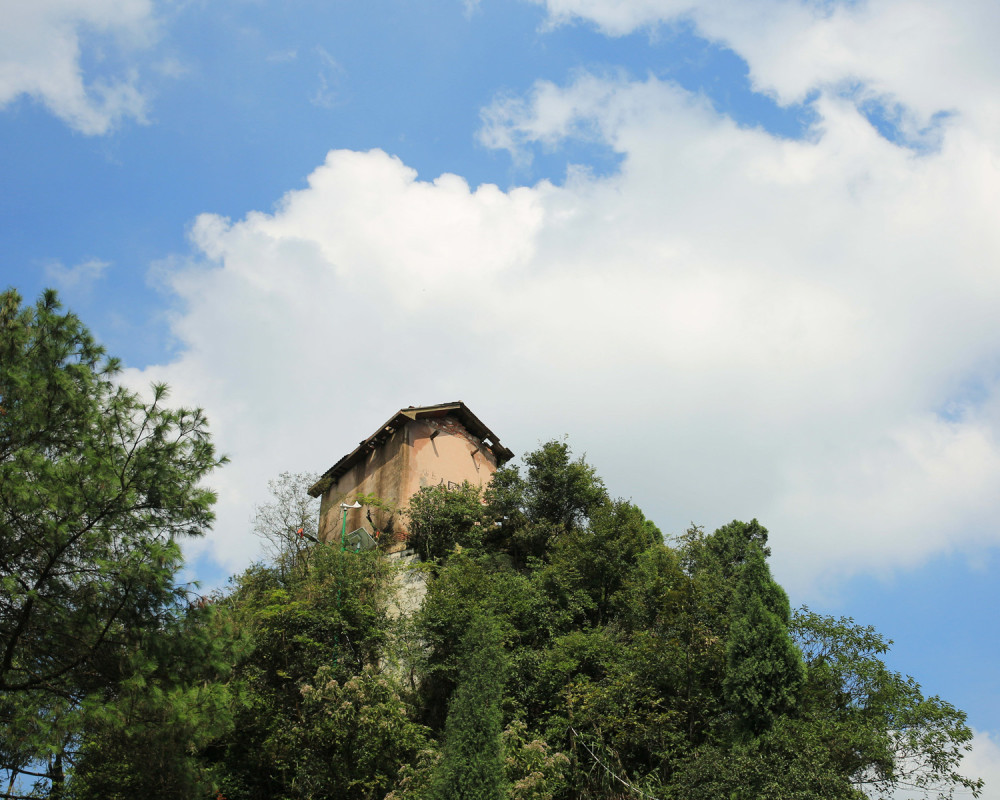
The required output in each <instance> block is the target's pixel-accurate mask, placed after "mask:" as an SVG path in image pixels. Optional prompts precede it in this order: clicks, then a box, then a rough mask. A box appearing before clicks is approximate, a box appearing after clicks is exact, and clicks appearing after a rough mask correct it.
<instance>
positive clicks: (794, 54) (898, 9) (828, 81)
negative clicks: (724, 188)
mask: <svg viewBox="0 0 1000 800" xmlns="http://www.w3.org/2000/svg"><path fill="white" fill-rule="evenodd" d="M535 2H537V3H538V4H540V5H544V6H545V7H546V9H547V11H548V14H549V21H548V24H549V25H550V26H556V25H562V24H568V23H570V22H574V21H587V22H590V23H593V24H595V25H597V26H598V27H599V28H600V29H602V30H603V31H605V32H606V33H608V34H611V35H616V36H620V35H624V34H627V33H631V32H633V31H636V30H642V29H647V28H653V27H655V26H656V25H659V24H671V23H676V22H681V21H683V22H690V23H692V24H693V25H694V26H695V29H696V30H697V31H698V32H699V33H700V34H701V35H703V36H705V37H706V38H709V39H712V40H714V41H718V42H720V43H722V44H724V45H725V46H728V47H730V48H732V49H733V50H734V51H736V52H737V53H738V54H739V55H740V56H742V57H743V58H744V59H746V61H747V63H748V65H749V68H750V77H751V80H752V82H753V83H754V85H755V86H756V88H757V89H758V90H759V91H762V92H768V93H771V94H773V95H774V96H775V97H776V98H777V99H778V100H779V102H781V103H791V102H796V101H802V100H804V99H805V98H806V97H807V96H808V95H809V94H810V93H812V92H821V93H833V94H837V93H842V92H844V91H845V90H850V93H851V94H853V95H854V96H855V98H856V99H857V100H858V101H859V102H861V101H864V100H872V99H878V100H880V101H882V102H887V103H888V104H889V105H894V104H896V103H898V104H901V107H900V109H899V110H900V112H901V113H902V119H901V120H900V122H901V123H902V124H903V127H904V128H909V129H917V128H920V127H922V126H925V125H927V124H929V122H930V121H931V118H932V117H933V115H934V114H935V113H937V112H941V111H945V112H948V111H952V110H954V109H958V110H960V111H961V113H962V114H963V115H965V116H966V117H967V121H966V124H972V122H973V121H974V122H975V124H976V125H977V126H979V127H981V128H982V130H983V132H984V133H988V132H993V133H994V134H995V133H996V132H997V130H998V128H1000V99H998V98H997V95H996V92H995V91H994V90H993V89H992V88H991V87H995V86H996V84H997V81H998V79H1000V52H998V50H997V48H996V47H995V46H994V39H995V36H994V32H995V31H996V30H997V27H998V25H1000V6H998V5H997V4H996V3H994V2H991V0H970V2H966V3H963V4H962V7H961V9H960V10H959V9H956V8H955V7H953V6H949V5H947V4H943V3H940V2H936V0H872V2H863V3H855V2H849V1H847V0H845V1H844V2H836V0H835V1H834V2H832V3H827V2H808V1H801V0H744V1H743V2H740V3H732V2H727V1H726V0H629V2H622V1H621V0H535Z"/></svg>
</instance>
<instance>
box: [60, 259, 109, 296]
mask: <svg viewBox="0 0 1000 800" xmlns="http://www.w3.org/2000/svg"><path fill="white" fill-rule="evenodd" d="M110 266H111V262H109V261H101V260H100V259H97V258H91V259H88V260H87V261H81V262H80V263H79V264H74V265H73V266H72V267H67V266H64V265H63V264H61V263H59V262H58V261H54V262H51V263H49V264H46V265H45V278H46V280H48V281H51V282H52V283H53V284H54V285H55V287H56V288H57V289H59V290H60V291H61V292H64V293H66V294H73V293H75V292H81V291H82V292H86V291H87V290H88V289H89V288H90V287H91V286H92V285H93V284H94V283H96V282H97V281H99V280H100V279H101V278H102V277H103V276H104V273H105V272H106V271H107V269H108V267H110Z"/></svg>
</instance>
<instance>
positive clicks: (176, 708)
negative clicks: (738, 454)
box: [0, 296, 981, 800]
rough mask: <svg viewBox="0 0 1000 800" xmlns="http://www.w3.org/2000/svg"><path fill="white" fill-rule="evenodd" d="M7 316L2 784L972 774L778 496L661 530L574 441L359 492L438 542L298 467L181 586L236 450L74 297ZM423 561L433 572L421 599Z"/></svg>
mask: <svg viewBox="0 0 1000 800" xmlns="http://www.w3.org/2000/svg"><path fill="white" fill-rule="evenodd" d="M0 313H2V317H0V321H2V323H3V338H2V340H0V348H3V352H2V356H3V358H4V361H3V371H2V373H0V503H2V504H3V508H2V512H3V515H4V516H3V517H2V524H3V529H2V530H0V578H2V580H3V581H4V588H5V592H4V594H3V596H2V598H0V603H2V606H0V647H2V648H3V652H2V654H0V657H2V659H3V660H2V662H0V715H2V722H3V732H2V734H0V759H2V764H3V767H4V768H5V769H6V770H7V774H8V776H14V778H16V779H15V780H10V781H9V782H8V786H7V787H6V792H3V791H2V790H3V788H4V787H0V794H2V795H4V796H8V797H22V796H28V795H30V796H33V797H44V796H48V797H66V798H73V800H97V799H98V798H100V799H101V800H116V798H126V797H128V798H132V797H136V796H146V797H155V798H178V800H179V799H180V798H204V799H205V800H299V799H301V800H307V799H309V800H324V799H326V798H336V799H337V800H341V799H345V800H383V798H386V800H486V799H487V798H488V799H489V800H500V798H505V799H506V798H509V799H510V800H607V799H608V798H636V799H637V800H640V799H641V798H646V799H647V800H648V799H649V798H654V799H655V800H668V799H670V798H672V799H674V800H699V799H700V798H704V800H709V799H710V798H711V800H716V798H729V799H737V800H743V799H744V798H745V799H746V800H751V799H753V798H776V799H777V798H781V800H789V799H792V800H794V799H796V798H801V800H807V799H810V800H831V799H833V800H840V799H841V798H842V799H843V800H860V799H861V798H875V797H886V798H888V797H891V796H899V795H900V794H901V793H903V792H905V791H906V790H910V789H913V790H918V791H929V792H931V793H932V794H933V793H938V794H940V796H943V797H950V796H952V795H953V793H954V792H955V791H956V790H961V791H965V790H971V792H972V794H973V795H976V794H978V791H979V789H980V788H981V784H980V782H978V781H976V780H973V779H969V778H966V777H963V776H962V775H961V774H960V773H959V772H958V768H959V763H960V761H961V758H962V755H963V753H964V751H965V750H966V749H967V747H968V745H969V743H970V741H971V732H970V730H969V728H968V727H967V725H966V722H965V716H964V714H962V712H960V711H958V710H957V709H955V708H953V707H952V706H950V705H949V704H948V703H946V702H944V701H942V700H940V699H939V698H936V697H929V698H928V697H924V696H923V694H922V693H921V691H920V687H919V686H918V685H917V684H916V683H915V682H914V681H913V680H912V679H910V678H907V677H905V676H902V675H899V674H897V673H895V672H893V671H891V670H889V669H888V668H887V667H886V666H885V664H884V663H883V661H882V660H881V659H882V656H883V655H884V654H885V652H886V650H887V648H888V642H887V641H886V640H885V639H883V638H882V637H881V636H879V634H878V633H876V632H875V631H874V630H872V629H870V628H867V627H863V626H859V625H857V624H856V623H854V622H853V621H852V620H836V619H831V618H827V617H823V616H821V615H818V614H815V613H813V612H811V611H809V610H807V609H803V610H800V611H798V612H792V611H791V610H790V608H789V603H788V598H787V596H786V595H785V593H784V592H783V591H782V589H781V587H780V586H778V584H777V583H776V582H775V581H774V579H773V577H772V575H771V573H770V569H769V567H768V564H767V558H768V556H769V555H770V551H769V549H768V541H767V539H768V535H767V531H766V529H765V528H764V527H763V526H761V525H760V524H759V523H758V522H757V521H756V520H753V521H751V522H740V521H734V522H732V523H730V524H728V525H725V526H723V527H722V528H720V529H718V530H716V531H715V532H713V533H711V534H706V533H705V532H704V531H702V530H701V529H699V528H692V529H690V530H688V531H686V532H685V533H683V534H682V535H680V536H678V537H677V538H675V539H673V540H671V541H669V542H665V541H664V538H663V536H662V534H661V532H660V531H659V530H658V528H657V527H656V526H655V525H654V524H653V523H652V522H651V521H649V520H648V519H646V517H645V516H644V515H643V513H642V512H641V511H640V509H638V508H637V507H636V506H635V505H633V504H632V503H630V502H627V501H624V500H616V499H614V498H612V497H611V496H610V495H609V494H608V492H607V490H606V488H605V487H604V485H603V483H602V482H601V480H600V478H599V477H598V476H597V474H596V472H595V470H594V469H593V467H592V466H590V465H589V464H587V463H586V461H585V460H584V459H582V458H574V457H573V455H572V453H571V451H570V448H569V446H568V445H567V444H566V442H565V441H553V442H549V443H546V444H544V445H542V446H541V447H540V448H539V449H538V450H536V451H535V452H533V453H530V454H528V455H527V456H525V458H524V461H523V467H522V468H520V469H519V468H518V467H513V466H511V467H506V468H503V469H501V470H499V471H498V472H497V474H496V476H495V477H494V479H493V482H492V484H491V486H490V487H489V488H488V490H487V491H486V492H485V493H483V492H481V491H480V490H478V489H477V488H475V487H472V486H469V485H464V486H462V487H460V488H458V489H452V490H448V489H445V488H443V487H438V488H428V489H423V490H421V491H420V492H419V493H418V494H417V495H416V496H415V497H414V498H413V500H412V502H411V503H410V505H409V508H408V509H404V510H403V511H402V512H398V511H397V510H396V509H395V508H393V507H392V506H391V505H390V504H387V503H380V502H379V501H378V500H377V498H366V499H365V500H366V502H368V503H369V504H371V507H372V510H373V512H374V514H375V516H374V517H372V516H369V519H372V520H376V519H377V525H378V527H379V529H380V530H383V531H385V530H391V528H392V524H393V520H392V519H390V517H391V516H393V515H394V514H397V513H402V514H405V515H406V516H405V521H406V523H407V528H408V529H409V530H410V531H411V538H410V545H411V546H412V547H413V548H414V549H415V550H416V551H417V552H418V553H419V554H420V555H421V556H422V559H423V561H422V563H419V564H416V565H414V564H409V565H407V564H405V563H404V562H403V561H402V560H400V559H395V558H390V557H388V556H387V554H386V553H384V552H382V551H380V550H375V551H372V552H362V553H353V552H347V551H344V550H343V549H342V548H340V547H338V546H336V545H333V546H329V545H325V544H319V543H317V536H316V530H315V525H316V514H315V509H314V508H311V507H310V505H309V503H308V501H305V500H304V497H305V495H304V489H305V485H306V484H308V483H309V481H310V478H309V476H296V475H287V474H286V475H283V476H281V478H279V479H278V480H277V481H275V482H274V483H273V484H272V487H271V488H272V492H273V494H274V498H273V501H272V502H271V503H266V504H264V505H262V506H261V507H260V508H259V509H258V514H257V516H256V519H255V524H254V529H255V532H256V533H257V534H258V535H260V536H262V537H263V538H264V539H265V540H266V542H267V543H268V546H269V554H270V556H271V557H272V560H271V561H270V562H268V563H261V564H256V565H254V566H253V567H251V568H250V569H248V570H247V571H246V572H244V573H243V574H241V575H239V576H236V577H235V578H233V579H232V581H231V584H230V586H229V587H228V589H227V590H225V591H220V592H217V593H216V594H215V595H213V596H212V597H210V598H205V599H203V600H202V601H199V602H196V603H193V604H192V603H188V602H186V599H185V595H184V593H183V592H182V591H181V590H180V589H179V588H178V587H177V586H176V585H175V584H174V582H173V577H174V575H175V573H176V571H177V569H178V567H179V565H180V556H179V551H178V549H177V546H176V543H175V539H176V537H177V536H178V535H179V534H182V533H197V532H199V531H200V530H201V529H202V527H203V526H204V525H205V524H206V523H207V522H208V520H209V518H210V510H209V509H210V503H211V499H212V498H211V495H210V493H208V492H206V491H205V490H204V489H200V488H198V485H199V484H198V481H199V480H200V478H201V477H202V476H203V475H204V474H205V473H206V471H207V470H208V469H210V468H211V467H212V466H214V465H215V464H216V463H218V462H217V459H216V458H215V456H214V455H213V453H212V450H211V446H210V444H209V442H208V439H207V435H206V433H205V423H204V420H203V418H202V417H201V416H200V415H199V414H197V413H196V412H188V411H169V410H166V409H164V408H163V407H162V403H161V401H162V397H163V391H162V389H161V390H157V392H156V397H155V399H154V401H153V403H152V404H151V405H143V404H142V403H140V402H139V400H138V399H137V398H135V397H134V396H133V395H131V394H129V393H127V392H124V391H123V390H121V389H118V388H116V387H115V386H114V385H113V383H112V382H111V379H110V376H111V375H112V374H113V371H114V368H115V364H114V362H110V361H107V360H105V359H104V356H103V353H102V352H101V351H100V349H99V348H97V347H96V345H94V344H93V342H92V341H91V340H90V338H89V335H88V334H87V333H86V331H85V330H84V329H83V328H82V326H80V324H79V323H78V321H76V320H75V318H73V317H72V316H71V315H61V314H59V313H58V307H57V305H56V304H55V301H54V298H52V297H46V298H43V301H42V302H41V303H40V304H39V305H38V306H36V307H35V308H34V309H21V308H20V305H19V300H18V299H17V298H16V297H12V296H6V297H5V300H4V305H3V307H2V310H0ZM522 470H523V471H522ZM397 521H398V520H397ZM372 524H373V525H375V524H376V522H375V521H373V522H372ZM392 538H393V537H383V540H382V541H383V542H388V541H391V540H392ZM415 578H419V579H420V580H422V581H424V582H425V584H426V596H425V597H424V599H423V602H422V604H421V606H420V609H419V610H418V611H417V612H416V613H414V614H412V615H402V614H400V613H399V607H398V605H397V604H396V603H395V602H394V598H395V597H397V595H398V592H399V591H400V589H401V587H402V586H403V585H404V584H407V585H409V586H412V585H413V581H414V579H415ZM43 610H44V616H43V614H42V611H43ZM43 620H44V622H43ZM15 773H18V774H19V775H20V777H17V775H15ZM32 773H37V775H38V776H40V777H41V779H40V780H39V782H38V785H37V786H36V787H35V788H34V789H32V787H31V781H32V778H33V777H34V776H33V775H32Z"/></svg>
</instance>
